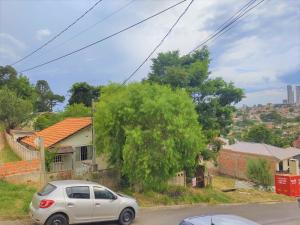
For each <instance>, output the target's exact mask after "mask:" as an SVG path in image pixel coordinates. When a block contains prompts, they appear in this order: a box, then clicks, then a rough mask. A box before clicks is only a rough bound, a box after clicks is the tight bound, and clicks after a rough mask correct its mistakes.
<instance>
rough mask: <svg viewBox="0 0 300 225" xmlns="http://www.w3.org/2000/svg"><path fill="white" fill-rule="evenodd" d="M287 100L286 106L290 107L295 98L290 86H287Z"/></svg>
mask: <svg viewBox="0 0 300 225" xmlns="http://www.w3.org/2000/svg"><path fill="white" fill-rule="evenodd" d="M287 100H288V104H291V105H292V104H294V103H295V96H294V91H293V86H292V85H288V86H287Z"/></svg>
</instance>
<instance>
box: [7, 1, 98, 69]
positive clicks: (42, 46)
mask: <svg viewBox="0 0 300 225" xmlns="http://www.w3.org/2000/svg"><path fill="white" fill-rule="evenodd" d="M102 1H103V0H98V1H97V2H96V3H95V4H94V5H93V6H92V7H90V8H89V9H88V10H86V11H85V12H84V13H83V14H82V15H81V16H80V17H78V18H77V19H76V20H75V21H74V22H73V23H71V24H70V25H69V26H67V27H66V28H65V29H63V30H62V31H60V32H59V33H58V34H56V35H55V36H54V37H52V38H51V39H50V40H48V41H47V42H45V43H44V44H43V45H41V46H40V47H38V48H37V49H36V50H34V51H32V52H30V53H29V54H27V55H25V56H24V57H23V58H21V59H19V60H18V61H16V62H14V63H13V64H11V65H12V66H13V65H15V64H17V63H19V62H21V61H23V60H25V59H27V58H28V57H30V56H32V55H33V54H34V53H36V52H37V51H39V50H41V49H42V48H44V47H45V46H46V45H48V44H49V43H51V42H52V41H54V40H55V39H56V38H58V37H59V36H60V35H62V34H63V33H64V32H66V31H67V30H68V29H69V28H70V27H72V26H73V25H74V24H76V23H77V22H78V21H79V20H81V19H82V18H83V17H84V16H85V15H87V14H88V13H89V12H90V11H92V10H93V9H94V8H95V7H96V6H97V5H98V4H99V3H100V2H102Z"/></svg>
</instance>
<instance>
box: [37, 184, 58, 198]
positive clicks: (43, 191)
mask: <svg viewBox="0 0 300 225" xmlns="http://www.w3.org/2000/svg"><path fill="white" fill-rule="evenodd" d="M55 189H56V186H54V185H53V184H46V185H45V186H44V187H43V188H42V189H41V190H40V191H39V192H38V195H39V196H46V195H49V194H50V193H51V192H53V191H54V190H55Z"/></svg>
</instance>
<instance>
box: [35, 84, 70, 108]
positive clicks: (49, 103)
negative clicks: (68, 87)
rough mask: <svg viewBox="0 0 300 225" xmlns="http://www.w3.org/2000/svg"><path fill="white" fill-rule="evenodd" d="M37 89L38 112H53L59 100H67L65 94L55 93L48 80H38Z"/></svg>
mask: <svg viewBox="0 0 300 225" xmlns="http://www.w3.org/2000/svg"><path fill="white" fill-rule="evenodd" d="M35 90H36V92H37V94H38V99H37V101H36V103H35V104H36V110H37V111H38V112H52V110H53V107H54V106H55V105H56V104H57V103H58V102H63V101H64V100H65V97H64V96H61V95H57V94H54V93H53V92H52V91H51V89H50V87H49V84H48V82H47V81H46V80H38V81H37V82H36V85H35Z"/></svg>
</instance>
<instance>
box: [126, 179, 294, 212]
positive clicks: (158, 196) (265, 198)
mask: <svg viewBox="0 0 300 225" xmlns="http://www.w3.org/2000/svg"><path fill="white" fill-rule="evenodd" d="M234 185H235V180H234V179H232V178H228V177H221V176H215V177H214V178H213V184H212V187H207V188H202V189H200V188H190V187H174V186H170V187H168V188H167V189H166V190H165V191H145V192H143V193H137V192H131V191H129V190H124V193H126V194H128V195H131V196H133V197H134V198H136V199H137V201H138V203H139V205H140V206H143V207H151V206H157V205H179V204H197V203H208V204H227V203H257V202H260V203H263V202H274V201H276V202H288V201H295V199H294V198H292V197H288V196H285V195H278V194H275V193H272V192H266V191H261V190H257V189H250V190H249V189H241V190H237V191H233V192H222V190H223V189H229V188H234Z"/></svg>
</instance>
